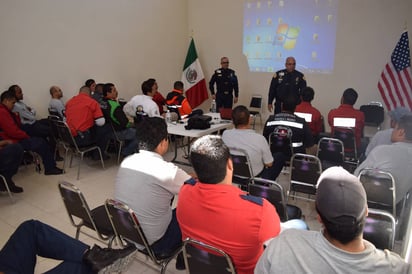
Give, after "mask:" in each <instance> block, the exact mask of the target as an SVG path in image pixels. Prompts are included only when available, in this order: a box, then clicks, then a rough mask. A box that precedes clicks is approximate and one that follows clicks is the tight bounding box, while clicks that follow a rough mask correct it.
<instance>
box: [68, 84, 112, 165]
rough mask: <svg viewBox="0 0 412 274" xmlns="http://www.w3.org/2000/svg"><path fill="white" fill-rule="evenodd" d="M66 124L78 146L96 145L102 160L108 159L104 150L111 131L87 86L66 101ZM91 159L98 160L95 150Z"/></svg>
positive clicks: (98, 156)
mask: <svg viewBox="0 0 412 274" xmlns="http://www.w3.org/2000/svg"><path fill="white" fill-rule="evenodd" d="M66 122H67V125H68V126H69V128H70V131H71V133H72V135H73V137H74V139H75V140H76V142H77V145H78V146H80V147H84V146H89V145H92V144H96V145H97V146H98V147H99V148H100V151H101V153H102V156H103V159H109V158H110V157H109V156H108V155H107V154H105V150H106V146H107V143H108V141H109V140H110V138H111V136H112V129H111V128H110V125H109V124H105V122H106V120H105V119H104V117H103V112H102V110H101V108H100V105H99V103H97V101H96V100H94V99H93V98H92V97H91V96H90V88H88V87H87V86H82V87H81V88H80V90H79V94H78V95H76V96H74V97H73V98H71V99H70V100H69V101H67V103H66ZM92 158H93V160H100V155H99V153H98V151H97V150H94V151H93V155H92Z"/></svg>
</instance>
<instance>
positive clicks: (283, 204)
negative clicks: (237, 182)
mask: <svg viewBox="0 0 412 274" xmlns="http://www.w3.org/2000/svg"><path fill="white" fill-rule="evenodd" d="M248 192H249V194H250V195H252V196H256V197H262V198H265V199H266V200H268V201H269V202H270V203H271V204H272V205H274V206H275V208H276V211H277V213H278V215H279V218H280V220H281V221H282V222H286V221H288V220H292V219H300V218H301V217H302V210H301V209H300V208H299V207H297V206H294V205H289V204H287V201H286V197H285V192H284V191H283V188H282V186H281V185H279V184H278V183H276V182H275V181H272V180H267V179H262V178H255V183H254V184H249V186H248Z"/></svg>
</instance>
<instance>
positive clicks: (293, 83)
mask: <svg viewBox="0 0 412 274" xmlns="http://www.w3.org/2000/svg"><path fill="white" fill-rule="evenodd" d="M285 67H286V69H282V70H279V71H277V72H276V73H275V74H274V75H273V78H272V81H271V82H270V88H269V100H268V110H269V111H270V112H272V110H273V105H272V102H273V99H276V102H275V114H277V113H279V112H280V111H281V106H282V101H283V100H284V98H285V96H286V95H287V94H288V93H292V94H293V95H294V96H296V99H297V100H298V101H297V102H298V104H299V103H300V95H301V91H302V89H303V88H304V87H306V80H305V76H304V75H303V73H301V72H299V71H297V70H295V67H296V60H295V58H294V57H288V58H286V63H285Z"/></svg>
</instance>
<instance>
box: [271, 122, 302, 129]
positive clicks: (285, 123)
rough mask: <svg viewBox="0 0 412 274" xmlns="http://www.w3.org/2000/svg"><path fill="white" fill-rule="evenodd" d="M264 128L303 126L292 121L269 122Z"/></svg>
mask: <svg viewBox="0 0 412 274" xmlns="http://www.w3.org/2000/svg"><path fill="white" fill-rule="evenodd" d="M266 126H268V127H270V126H289V127H295V128H303V124H301V123H298V122H292V121H269V122H267V124H266Z"/></svg>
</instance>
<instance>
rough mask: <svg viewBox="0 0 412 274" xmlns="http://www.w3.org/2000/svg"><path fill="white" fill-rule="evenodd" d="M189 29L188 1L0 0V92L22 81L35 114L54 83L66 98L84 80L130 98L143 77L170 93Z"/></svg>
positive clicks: (43, 107) (43, 111) (41, 114)
mask: <svg viewBox="0 0 412 274" xmlns="http://www.w3.org/2000/svg"><path fill="white" fill-rule="evenodd" d="M187 25H188V23H187V1H186V0H173V1H164V0H67V1H66V0H36V1H33V0H17V1H16V0H2V1H0V37H1V39H0V41H1V42H0V88H1V90H0V91H3V90H6V89H7V88H8V87H9V86H10V85H12V84H19V85H20V86H21V87H22V89H23V93H24V101H25V102H26V103H27V104H29V105H31V106H33V107H34V108H35V109H36V110H37V112H38V113H39V117H44V116H45V115H46V114H47V106H48V102H49V100H50V95H49V91H48V90H49V87H50V86H51V85H54V84H56V85H60V86H61V88H62V89H63V92H64V96H65V99H66V100H67V99H68V98H71V97H72V96H73V95H74V94H77V92H78V90H79V88H80V86H81V85H83V84H84V82H85V80H86V79H88V78H93V79H95V80H96V81H97V82H113V83H115V84H116V86H117V87H118V90H119V92H120V96H121V97H124V98H127V99H128V98H130V97H131V96H133V95H134V94H136V93H137V92H140V93H141V91H140V84H141V82H142V81H144V80H146V79H148V78H156V79H157V81H158V83H159V86H160V88H159V90H160V91H162V92H163V93H167V92H168V91H169V90H171V88H172V85H173V82H174V81H175V80H179V79H180V77H181V71H182V68H183V64H184V58H185V55H186V51H187V48H188V45H189V41H190V39H189V33H188V31H187Z"/></svg>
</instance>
